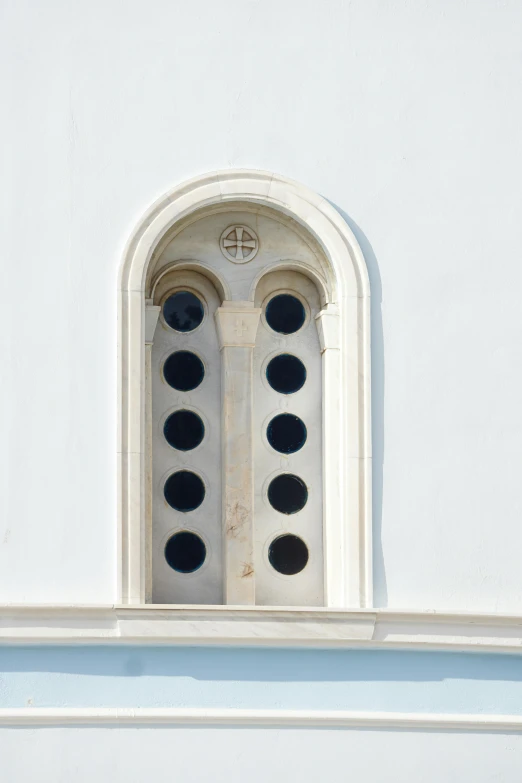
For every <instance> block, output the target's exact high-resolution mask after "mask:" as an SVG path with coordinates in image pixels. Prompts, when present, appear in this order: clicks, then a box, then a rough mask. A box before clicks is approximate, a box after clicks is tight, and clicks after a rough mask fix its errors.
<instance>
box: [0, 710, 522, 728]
mask: <svg viewBox="0 0 522 783" xmlns="http://www.w3.org/2000/svg"><path fill="white" fill-rule="evenodd" d="M100 724H112V725H120V726H129V725H143V724H154V725H158V724H177V725H194V724H199V725H201V726H212V725H229V726H245V725H247V726H273V727H277V726H300V727H303V728H313V727H321V728H324V727H327V726H331V727H334V728H343V727H344V728H392V729H434V730H437V729H442V730H445V731H448V730H453V731H487V732H520V731H522V716H520V715H485V714H475V715H458V714H457V715H456V714H452V713H445V714H430V713H419V712H417V713H402V712H348V711H344V710H313V711H309V710H261V709H259V710H245V709H228V708H218V709H195V708H176V707H164V708H160V707H154V708H145V707H137V708H129V707H87V708H85V707H48V708H44V707H27V708H15V709H5V708H4V709H0V725H2V726H19V725H22V726H63V725H69V726H71V725H73V726H85V725H100Z"/></svg>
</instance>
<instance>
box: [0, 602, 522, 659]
mask: <svg viewBox="0 0 522 783" xmlns="http://www.w3.org/2000/svg"><path fill="white" fill-rule="evenodd" d="M109 643H110V644H113V643H114V644H148V645H156V644H173V645H175V644H180V645H183V644H185V645H224V646H247V645H248V646H272V647H323V648H336V647H340V648H347V649H349V648H360V647H365V648H374V649H394V648H397V649H408V648H417V649H427V650H441V649H450V650H456V651H476V652H502V653H506V652H507V653H520V652H522V616H520V615H500V614H470V613H464V612H453V613H452V612H415V611H396V610H389V609H379V610H371V611H369V610H363V609H361V610H354V611H341V610H340V611H336V610H332V609H286V608H272V607H252V608H246V607H237V608H236V607H230V606H219V607H208V606H207V607H199V606H176V607H173V606H150V605H143V606H74V605H72V606H44V605H42V606H15V605H4V606H0V644H109Z"/></svg>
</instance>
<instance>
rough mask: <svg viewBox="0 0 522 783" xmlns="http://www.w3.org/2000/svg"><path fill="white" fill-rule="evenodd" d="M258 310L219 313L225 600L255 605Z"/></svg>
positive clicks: (235, 305) (245, 306)
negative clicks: (254, 369)
mask: <svg viewBox="0 0 522 783" xmlns="http://www.w3.org/2000/svg"><path fill="white" fill-rule="evenodd" d="M260 316H261V310H260V308H257V307H254V306H253V304H252V303H251V302H228V301H225V302H223V304H222V306H221V307H219V308H218V309H217V311H216V324H217V331H218V336H219V341H220V347H221V366H222V394H223V404H222V409H223V421H222V427H223V433H222V435H223V437H222V443H223V461H222V471H223V556H224V589H223V594H224V602H225V603H226V604H236V605H237V604H249V605H253V604H255V575H254V560H253V550H254V475H253V433H252V418H253V410H252V406H253V394H252V386H253V383H252V366H253V361H252V360H253V351H254V347H255V340H256V332H257V327H258V324H259V318H260Z"/></svg>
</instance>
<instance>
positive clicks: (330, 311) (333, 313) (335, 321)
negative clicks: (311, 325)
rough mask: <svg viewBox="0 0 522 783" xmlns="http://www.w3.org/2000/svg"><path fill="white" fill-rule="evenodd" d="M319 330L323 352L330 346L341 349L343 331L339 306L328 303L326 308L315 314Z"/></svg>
mask: <svg viewBox="0 0 522 783" xmlns="http://www.w3.org/2000/svg"><path fill="white" fill-rule="evenodd" d="M315 320H316V323H317V331H318V332H319V342H320V343H321V353H323V351H326V350H328V349H330V348H333V349H339V348H340V347H341V331H340V318H339V308H338V307H337V305H335V304H327V305H326V307H325V308H324V310H321V312H320V313H318V314H317V315H316V316H315Z"/></svg>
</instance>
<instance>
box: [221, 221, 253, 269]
mask: <svg viewBox="0 0 522 783" xmlns="http://www.w3.org/2000/svg"><path fill="white" fill-rule="evenodd" d="M219 245H220V247H221V252H222V253H223V255H224V256H225V258H228V260H229V261H232V262H233V263H234V264H246V263H247V262H248V261H252V259H253V258H254V256H255V255H256V253H257V251H258V250H259V240H258V238H257V235H256V233H255V231H252V229H251V228H248V226H229V227H228V228H226V229H225V230H224V231H223V233H222V234H221V239H220V240H219Z"/></svg>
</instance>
